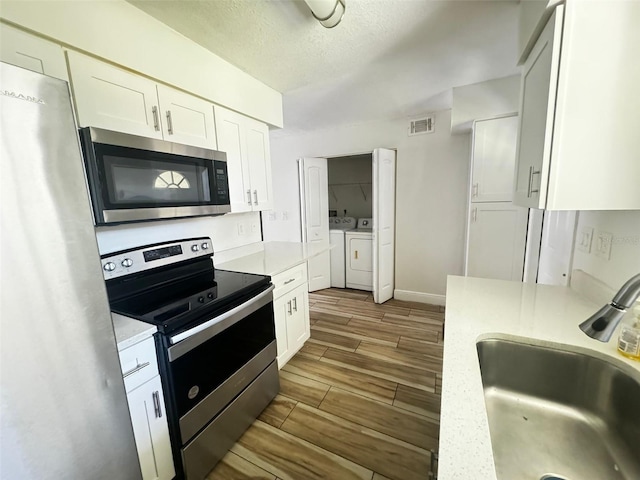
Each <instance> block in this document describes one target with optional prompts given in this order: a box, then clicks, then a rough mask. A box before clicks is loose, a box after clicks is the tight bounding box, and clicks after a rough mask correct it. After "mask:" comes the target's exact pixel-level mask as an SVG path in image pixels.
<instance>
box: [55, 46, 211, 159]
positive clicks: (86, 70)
mask: <svg viewBox="0 0 640 480" xmlns="http://www.w3.org/2000/svg"><path fill="white" fill-rule="evenodd" d="M67 56H68V59H69V70H70V72H71V83H72V87H73V94H74V98H75V104H76V110H77V113H78V124H79V125H80V126H82V127H89V126H91V127H99V128H105V129H108V130H115V131H119V132H124V133H130V134H132V135H141V136H144V137H150V138H159V139H164V140H168V141H171V142H176V143H184V144H187V145H194V146H197V147H204V148H211V149H215V148H216V135H215V123H214V119H213V110H212V106H213V104H211V103H209V102H207V101H205V100H202V99H200V98H197V97H194V96H192V95H189V94H186V93H183V92H180V91H178V90H175V89H172V88H169V87H166V86H164V85H159V84H156V83H155V82H154V81H152V80H149V79H147V78H145V77H141V76H139V75H136V74H134V73H131V72H128V71H126V70H123V69H120V68H117V67H114V66H112V65H109V64H107V63H104V62H101V61H99V60H95V59H93V58H90V57H87V56H86V55H82V54H80V53H77V52H73V51H69V52H67Z"/></svg>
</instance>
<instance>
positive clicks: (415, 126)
mask: <svg viewBox="0 0 640 480" xmlns="http://www.w3.org/2000/svg"><path fill="white" fill-rule="evenodd" d="M435 126H436V117H435V115H429V116H427V117H422V118H414V119H413V120H411V121H410V122H409V136H410V137H411V136H412V135H422V134H424V133H433V132H434V131H435Z"/></svg>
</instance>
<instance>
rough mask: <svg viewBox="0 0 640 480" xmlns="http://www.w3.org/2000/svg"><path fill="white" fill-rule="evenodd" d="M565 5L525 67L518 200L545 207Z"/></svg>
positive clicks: (550, 24) (521, 103)
mask: <svg viewBox="0 0 640 480" xmlns="http://www.w3.org/2000/svg"><path fill="white" fill-rule="evenodd" d="M563 12H564V10H563V7H562V6H559V7H556V9H555V12H554V13H553V15H552V16H551V18H550V19H549V22H548V23H547V26H546V27H545V28H544V30H543V31H542V33H541V34H540V37H539V38H538V41H537V42H536V44H535V46H534V47H533V49H532V50H531V53H530V54H529V56H528V57H527V61H526V62H525V63H524V66H523V69H522V88H521V92H520V95H521V98H520V129H519V135H518V147H517V152H518V153H517V169H516V178H515V183H516V185H515V194H514V202H515V203H517V204H518V205H522V206H525V207H532V208H544V207H545V203H546V197H547V193H546V192H547V184H548V179H549V162H550V158H551V142H552V135H553V119H554V115H555V103H556V91H557V85H558V70H559V68H560V43H561V37H562V16H563Z"/></svg>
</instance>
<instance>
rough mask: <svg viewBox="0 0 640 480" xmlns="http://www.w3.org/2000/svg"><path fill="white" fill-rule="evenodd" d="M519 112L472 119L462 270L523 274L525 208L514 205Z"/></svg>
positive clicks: (494, 275) (517, 277)
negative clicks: (463, 263) (469, 176)
mask: <svg viewBox="0 0 640 480" xmlns="http://www.w3.org/2000/svg"><path fill="white" fill-rule="evenodd" d="M517 129H518V117H517V116H516V115H511V116H504V117H499V118H492V119H486V120H478V121H476V122H474V125H473V137H472V139H473V140H472V154H471V155H472V156H471V182H470V192H469V216H468V224H467V248H466V259H465V260H466V261H465V275H467V276H470V277H483V278H494V279H500V280H516V281H521V280H522V273H523V267H524V254H525V245H526V234H527V221H528V218H529V210H528V209H526V208H522V207H518V206H516V205H514V204H513V203H512V202H511V200H512V197H513V182H514V177H513V172H514V168H515V159H516V157H515V156H516V138H517Z"/></svg>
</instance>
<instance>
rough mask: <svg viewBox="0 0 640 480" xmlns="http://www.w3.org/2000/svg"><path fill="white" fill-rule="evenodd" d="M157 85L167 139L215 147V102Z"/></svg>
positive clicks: (163, 129)
mask: <svg viewBox="0 0 640 480" xmlns="http://www.w3.org/2000/svg"><path fill="white" fill-rule="evenodd" d="M157 88H158V100H159V102H160V112H161V117H162V134H163V136H164V139H165V140H167V141H170V142H176V143H184V144H186V145H194V146H196V147H203V148H210V149H213V150H215V149H216V130H215V123H214V120H213V104H212V103H209V102H207V101H206V100H202V99H201V98H198V97H194V96H193V95H189V94H188V93H184V92H180V91H178V90H175V89H173V88H169V87H167V86H164V85H158V86H157Z"/></svg>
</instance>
